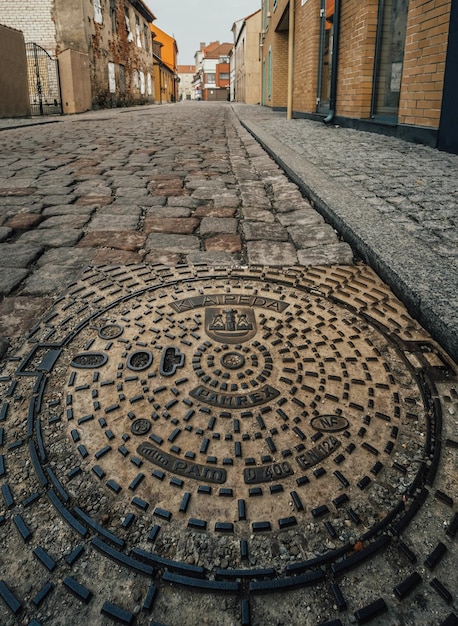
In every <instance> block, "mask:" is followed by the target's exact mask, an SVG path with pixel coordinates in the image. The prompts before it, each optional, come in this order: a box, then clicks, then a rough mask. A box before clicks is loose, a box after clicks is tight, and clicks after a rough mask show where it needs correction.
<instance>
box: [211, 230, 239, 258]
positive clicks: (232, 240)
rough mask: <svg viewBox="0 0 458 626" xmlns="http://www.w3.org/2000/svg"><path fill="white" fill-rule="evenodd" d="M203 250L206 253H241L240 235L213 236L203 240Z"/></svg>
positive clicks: (222, 234)
mask: <svg viewBox="0 0 458 626" xmlns="http://www.w3.org/2000/svg"><path fill="white" fill-rule="evenodd" d="M205 250H206V251H207V252H218V251H223V252H230V253H232V254H234V253H238V252H241V251H242V239H241V237H240V235H237V234H231V233H226V234H224V233H221V234H218V235H213V236H212V237H208V239H205Z"/></svg>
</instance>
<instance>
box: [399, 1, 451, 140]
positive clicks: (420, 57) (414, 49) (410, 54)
mask: <svg viewBox="0 0 458 626" xmlns="http://www.w3.org/2000/svg"><path fill="white" fill-rule="evenodd" d="M450 9H451V0H410V4H409V15H408V22H407V38H406V47H405V54H404V69H403V75H402V83H401V103H400V108H399V122H400V123H401V124H410V125H416V126H427V127H431V128H438V127H439V120H440V109H441V104H442V90H443V85H444V70H445V57H446V53H447V40H448V30H449V20H450Z"/></svg>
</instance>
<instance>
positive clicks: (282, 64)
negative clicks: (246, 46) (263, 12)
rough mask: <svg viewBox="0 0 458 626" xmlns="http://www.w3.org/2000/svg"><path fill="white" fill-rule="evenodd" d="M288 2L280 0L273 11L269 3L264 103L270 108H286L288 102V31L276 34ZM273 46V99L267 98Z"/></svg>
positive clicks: (271, 4)
mask: <svg viewBox="0 0 458 626" xmlns="http://www.w3.org/2000/svg"><path fill="white" fill-rule="evenodd" d="M288 5H289V1H288V0H278V2H277V8H276V10H275V11H274V10H273V0H270V2H269V11H270V14H271V17H270V19H269V28H268V30H267V32H266V35H265V39H264V46H263V52H262V58H263V60H265V81H264V103H265V104H266V105H267V106H270V107H286V105H287V100H288V31H281V32H276V30H275V29H276V27H277V26H278V23H279V20H280V18H281V16H282V15H283V12H284V10H285V9H286V8H287V7H288ZM270 46H272V97H271V99H270V100H269V99H268V98H267V74H268V64H269V62H268V54H269V48H270Z"/></svg>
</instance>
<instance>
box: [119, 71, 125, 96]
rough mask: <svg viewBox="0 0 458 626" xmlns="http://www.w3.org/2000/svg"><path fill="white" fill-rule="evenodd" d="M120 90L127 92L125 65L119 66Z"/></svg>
mask: <svg viewBox="0 0 458 626" xmlns="http://www.w3.org/2000/svg"><path fill="white" fill-rule="evenodd" d="M119 91H120V92H121V93H125V92H126V68H125V67H124V65H120V66H119Z"/></svg>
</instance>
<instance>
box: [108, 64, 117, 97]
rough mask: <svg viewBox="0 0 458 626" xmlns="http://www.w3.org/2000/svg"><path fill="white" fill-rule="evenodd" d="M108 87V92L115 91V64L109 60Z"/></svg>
mask: <svg viewBox="0 0 458 626" xmlns="http://www.w3.org/2000/svg"><path fill="white" fill-rule="evenodd" d="M108 87H109V89H110V93H116V76H115V64H114V63H112V62H111V61H109V62H108Z"/></svg>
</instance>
